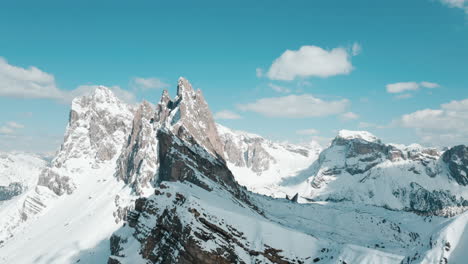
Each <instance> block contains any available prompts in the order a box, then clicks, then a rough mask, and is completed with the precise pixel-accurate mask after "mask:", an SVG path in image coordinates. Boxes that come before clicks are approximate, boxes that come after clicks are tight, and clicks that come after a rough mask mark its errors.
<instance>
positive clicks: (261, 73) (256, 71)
mask: <svg viewBox="0 0 468 264" xmlns="http://www.w3.org/2000/svg"><path fill="white" fill-rule="evenodd" d="M255 74H256V75H257V78H261V77H263V70H262V69H261V68H257V69H255Z"/></svg>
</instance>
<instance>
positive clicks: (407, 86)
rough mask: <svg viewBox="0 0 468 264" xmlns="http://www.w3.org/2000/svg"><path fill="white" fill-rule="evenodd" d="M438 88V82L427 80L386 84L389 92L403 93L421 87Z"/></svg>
mask: <svg viewBox="0 0 468 264" xmlns="http://www.w3.org/2000/svg"><path fill="white" fill-rule="evenodd" d="M421 87H423V88H429V89H433V88H438V87H440V85H439V84H438V83H433V82H427V81H423V82H420V83H417V82H398V83H391V84H387V85H386V89H387V92H388V93H402V92H407V91H415V90H418V89H419V88H421Z"/></svg>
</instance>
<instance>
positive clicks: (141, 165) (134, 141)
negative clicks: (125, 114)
mask: <svg viewBox="0 0 468 264" xmlns="http://www.w3.org/2000/svg"><path fill="white" fill-rule="evenodd" d="M154 115H155V110H154V107H153V105H151V104H150V103H149V102H148V101H143V102H142V103H141V104H140V105H139V106H138V107H137V109H136V111H135V116H134V118H133V122H132V128H131V132H130V135H129V136H128V139H127V142H126V144H125V145H124V148H123V150H122V153H121V154H120V157H119V159H118V161H117V172H116V176H117V177H118V178H119V179H122V180H123V181H124V182H125V183H127V184H131V185H132V186H133V187H134V190H135V191H136V193H139V194H141V193H142V192H143V190H142V189H143V188H145V187H150V182H151V181H153V180H154V179H155V178H156V171H157V169H158V156H157V145H158V142H157V139H156V126H157V124H156V123H155V120H154Z"/></svg>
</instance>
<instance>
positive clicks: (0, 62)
mask: <svg viewBox="0 0 468 264" xmlns="http://www.w3.org/2000/svg"><path fill="white" fill-rule="evenodd" d="M0 96H8V97H18V98H52V99H58V98H60V97H61V96H62V92H61V91H60V90H59V89H58V88H57V86H56V84H55V78H54V76H53V75H51V74H49V73H46V72H43V71H41V70H40V69H38V68H36V67H33V66H30V67H29V68H27V69H26V68H21V67H17V66H13V65H10V64H8V62H7V61H6V60H5V59H4V58H2V57H0Z"/></svg>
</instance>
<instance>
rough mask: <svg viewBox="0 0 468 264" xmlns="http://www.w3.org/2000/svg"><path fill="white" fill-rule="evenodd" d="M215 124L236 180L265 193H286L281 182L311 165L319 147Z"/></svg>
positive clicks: (282, 194) (253, 189)
mask: <svg viewBox="0 0 468 264" xmlns="http://www.w3.org/2000/svg"><path fill="white" fill-rule="evenodd" d="M217 127H218V132H219V134H220V138H221V142H222V145H223V150H224V156H225V159H226V161H227V163H228V166H229V169H230V170H232V171H233V172H234V175H235V177H236V180H237V181H238V182H239V183H240V184H241V185H243V186H246V187H247V188H248V189H249V190H251V191H253V192H258V193H261V194H265V195H271V196H275V197H285V195H286V194H288V192H287V191H284V190H282V189H281V187H280V186H279V184H280V182H281V181H283V180H284V179H288V178H289V177H292V176H294V175H296V174H297V172H299V171H301V170H302V169H305V168H307V167H308V166H310V165H311V164H312V163H313V162H314V161H315V159H316V158H317V157H318V155H319V153H320V151H321V149H322V148H321V147H320V145H318V144H317V143H315V142H311V143H310V144H308V145H293V144H288V143H278V142H273V141H270V140H267V139H265V138H263V137H261V136H258V135H255V134H251V133H246V132H243V131H235V130H232V129H229V128H227V127H224V126H222V125H220V124H217ZM291 195H294V194H292V193H291Z"/></svg>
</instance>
